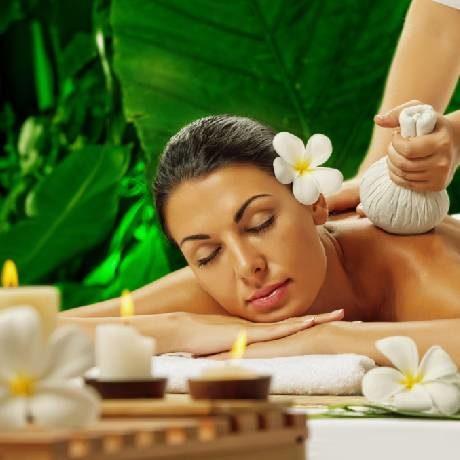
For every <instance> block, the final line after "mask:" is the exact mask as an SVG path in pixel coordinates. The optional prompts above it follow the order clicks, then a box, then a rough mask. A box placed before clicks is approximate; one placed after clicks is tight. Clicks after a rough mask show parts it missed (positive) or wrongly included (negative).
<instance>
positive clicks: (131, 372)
mask: <svg viewBox="0 0 460 460" xmlns="http://www.w3.org/2000/svg"><path fill="white" fill-rule="evenodd" d="M133 314H134V304H133V301H132V298H131V296H130V294H129V292H128V291H127V290H125V291H123V294H122V300H121V308H120V315H121V316H122V317H124V318H126V324H101V325H99V326H96V338H95V342H96V345H95V354H96V366H97V367H98V368H99V376H98V378H99V379H101V380H103V379H106V380H110V379H141V378H146V377H151V376H152V356H153V354H154V353H155V339H153V338H152V337H145V336H143V335H142V334H140V333H139V332H138V331H137V329H136V328H134V327H133V326H131V325H130V324H129V319H128V318H129V317H131V316H132V315H133Z"/></svg>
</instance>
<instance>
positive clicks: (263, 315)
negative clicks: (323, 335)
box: [247, 304, 307, 323]
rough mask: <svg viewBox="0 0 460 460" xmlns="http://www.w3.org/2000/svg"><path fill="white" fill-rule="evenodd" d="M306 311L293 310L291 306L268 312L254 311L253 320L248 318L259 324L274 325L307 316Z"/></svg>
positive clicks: (252, 313)
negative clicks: (285, 320)
mask: <svg viewBox="0 0 460 460" xmlns="http://www.w3.org/2000/svg"><path fill="white" fill-rule="evenodd" d="M306 314H307V312H306V310H305V309H300V308H295V307H294V308H293V307H292V306H290V305H289V304H287V305H284V306H281V307H279V308H275V309H273V310H270V311H267V312H258V311H252V312H251V315H250V316H251V318H249V317H248V318H247V319H249V320H251V321H254V322H257V323H274V322H277V321H282V320H284V319H288V318H293V317H296V316H302V315H306Z"/></svg>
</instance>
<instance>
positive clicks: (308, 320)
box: [303, 318, 314, 323]
mask: <svg viewBox="0 0 460 460" xmlns="http://www.w3.org/2000/svg"><path fill="white" fill-rule="evenodd" d="M313 321H314V319H313V318H305V319H304V320H303V322H304V323H313Z"/></svg>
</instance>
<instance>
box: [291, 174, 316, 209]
mask: <svg viewBox="0 0 460 460" xmlns="http://www.w3.org/2000/svg"><path fill="white" fill-rule="evenodd" d="M292 192H293V194H294V196H295V197H296V199H297V200H298V201H300V202H301V203H303V204H307V205H308V204H313V203H315V202H316V201H317V200H318V197H319V194H320V191H319V189H318V186H317V184H316V181H315V180H314V178H313V176H312V175H311V173H306V174H303V175H302V176H299V177H296V178H295V179H294V185H293V187H292Z"/></svg>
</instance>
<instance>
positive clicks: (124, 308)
mask: <svg viewBox="0 0 460 460" xmlns="http://www.w3.org/2000/svg"><path fill="white" fill-rule="evenodd" d="M133 315H134V302H133V299H132V297H131V294H130V293H129V290H128V289H123V292H122V293H121V307H120V316H122V317H124V318H126V317H128V316H133Z"/></svg>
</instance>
